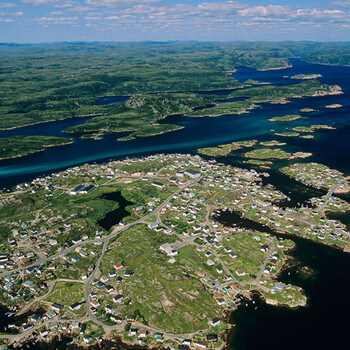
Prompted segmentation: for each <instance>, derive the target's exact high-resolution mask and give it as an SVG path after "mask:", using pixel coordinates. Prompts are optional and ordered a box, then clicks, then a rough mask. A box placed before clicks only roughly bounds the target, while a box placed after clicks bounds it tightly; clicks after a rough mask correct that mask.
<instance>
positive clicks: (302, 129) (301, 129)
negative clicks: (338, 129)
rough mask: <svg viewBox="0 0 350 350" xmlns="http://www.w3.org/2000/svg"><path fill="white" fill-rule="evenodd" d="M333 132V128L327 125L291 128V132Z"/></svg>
mask: <svg viewBox="0 0 350 350" xmlns="http://www.w3.org/2000/svg"><path fill="white" fill-rule="evenodd" d="M320 129H323V130H335V128H334V127H333V126H329V125H322V124H317V125H310V126H295V127H294V128H292V130H293V131H296V132H298V133H299V132H315V130H320Z"/></svg>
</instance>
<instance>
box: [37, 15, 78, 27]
mask: <svg viewBox="0 0 350 350" xmlns="http://www.w3.org/2000/svg"><path fill="white" fill-rule="evenodd" d="M78 20H79V17H77V16H74V17H46V16H44V17H40V18H37V19H36V22H37V23H39V24H40V25H42V26H44V27H47V26H48V25H50V24H69V25H76V24H77V23H78Z"/></svg>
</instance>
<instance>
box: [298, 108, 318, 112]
mask: <svg viewBox="0 0 350 350" xmlns="http://www.w3.org/2000/svg"><path fill="white" fill-rule="evenodd" d="M315 111H316V109H313V108H302V109H300V110H299V112H300V113H312V112H315Z"/></svg>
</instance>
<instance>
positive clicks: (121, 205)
mask: <svg viewBox="0 0 350 350" xmlns="http://www.w3.org/2000/svg"><path fill="white" fill-rule="evenodd" d="M102 198H103V199H107V200H109V201H115V202H117V203H118V208H117V209H115V210H112V211H110V212H109V213H107V214H106V215H105V217H104V218H103V219H101V220H99V221H98V222H97V224H98V225H100V226H101V227H103V228H104V229H105V230H106V231H109V230H110V229H111V228H112V227H113V226H115V225H117V224H119V223H120V221H122V219H123V218H125V217H126V216H128V215H130V213H129V212H128V211H127V210H126V209H125V208H126V207H127V206H128V205H130V204H132V203H131V202H129V201H128V200H126V199H125V198H124V197H123V196H122V194H121V192H119V191H118V192H111V193H105V194H104V195H102Z"/></svg>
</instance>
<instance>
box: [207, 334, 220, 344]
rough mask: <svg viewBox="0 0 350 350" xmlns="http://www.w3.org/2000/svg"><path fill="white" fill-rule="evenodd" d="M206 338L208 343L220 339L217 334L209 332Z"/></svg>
mask: <svg viewBox="0 0 350 350" xmlns="http://www.w3.org/2000/svg"><path fill="white" fill-rule="evenodd" d="M206 339H207V342H208V343H216V342H217V341H218V336H217V334H214V333H212V334H207V335H206Z"/></svg>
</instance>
